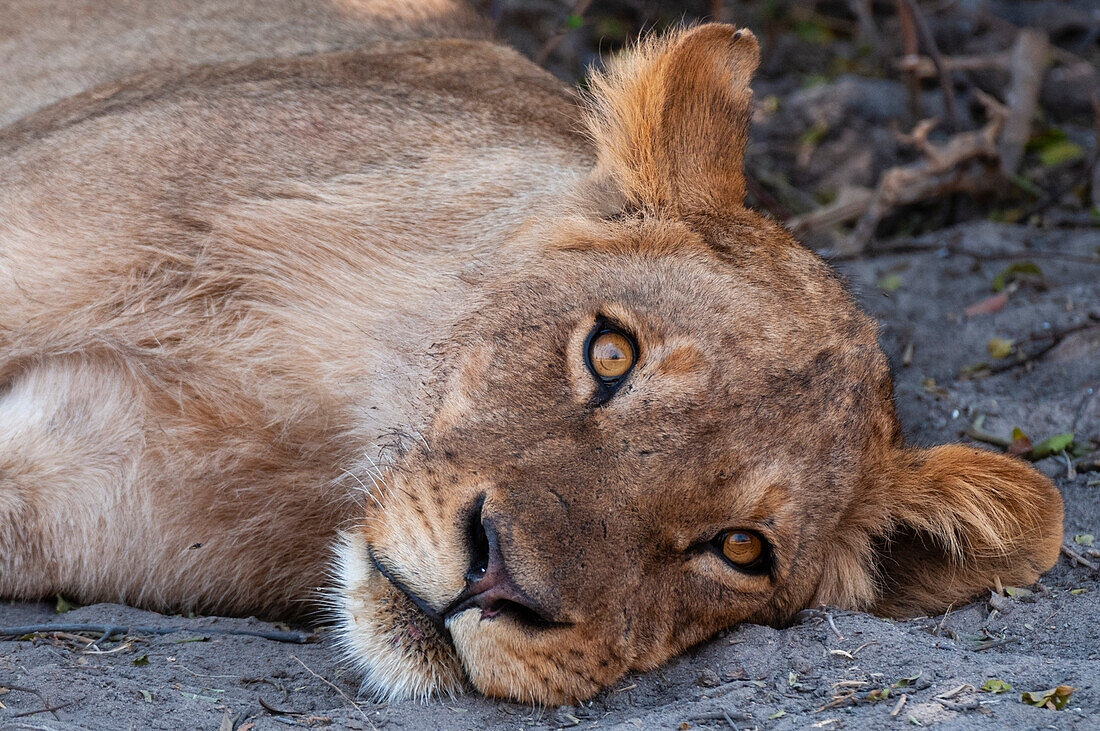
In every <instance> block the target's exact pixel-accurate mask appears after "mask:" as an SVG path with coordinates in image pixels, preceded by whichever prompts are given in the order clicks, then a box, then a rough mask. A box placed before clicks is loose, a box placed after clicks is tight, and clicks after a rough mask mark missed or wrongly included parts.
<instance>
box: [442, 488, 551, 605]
mask: <svg viewBox="0 0 1100 731" xmlns="http://www.w3.org/2000/svg"><path fill="white" fill-rule="evenodd" d="M483 506H484V498H481V499H479V500H478V502H477V503H476V504H475V505H474V508H473V510H472V514H471V517H470V523H469V527H468V529H467V533H468V539H469V546H470V568H469V570H468V571H467V572H466V588H465V589H464V590H463V591H462V593H461V594H459V595H458V597H457V598H455V600H454V601H453V602H451V603H450V605H448V606H447V607H446V608H445V609H444V610H443V612H442V614H443V616H444V617H451V616H453V615H455V614H458V613H459V612H464V611H466V610H467V609H472V608H475V607H476V608H478V609H480V610H481V617H482V619H490V618H492V617H495V616H497V615H498V614H500V613H501V612H503V611H511V612H512V613H513V614H515V615H516V616H517V618H519V619H521V620H524V621H528V622H533V623H552V621H551V619H550V617H549V616H548V615H547V614H546V612H544V611H543V610H542V609H541V608H540V607H539V606H538V605H537V604H536V603H535V602H534V601H533V600H532V599H531V598H530V597H529V596H528V595H527V594H526V592H524V591H523V589H521V588H520V587H519V586H517V585H516V583H515V581H514V580H513V579H512V577H511V575H510V574H509V573H508V567H507V566H506V565H505V562H504V555H503V554H502V553H501V550H500V540H499V537H498V535H497V531H496V529H495V528H494V526H493V521H492V520H491V519H490V518H488V517H486V516H484V515H483V511H482V508H483Z"/></svg>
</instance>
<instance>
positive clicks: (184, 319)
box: [0, 0, 591, 613]
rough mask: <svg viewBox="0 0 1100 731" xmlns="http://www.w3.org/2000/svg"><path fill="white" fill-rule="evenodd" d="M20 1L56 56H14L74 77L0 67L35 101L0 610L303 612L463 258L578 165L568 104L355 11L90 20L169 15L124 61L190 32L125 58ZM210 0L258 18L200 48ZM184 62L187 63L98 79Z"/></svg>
mask: <svg viewBox="0 0 1100 731" xmlns="http://www.w3.org/2000/svg"><path fill="white" fill-rule="evenodd" d="M35 4H36V3H31V6H32V7H31V8H29V9H28V5H27V4H26V3H12V5H11V7H9V8H6V9H4V10H3V11H2V12H0V17H2V18H4V21H3V22H6V23H11V24H12V25H13V27H17V28H39V30H37V31H36V32H35V34H31V33H28V34H27V35H38V34H41V33H45V32H46V30H42V29H41V28H40V26H39V23H38V21H39V20H41V21H42V23H43V24H44V25H46V27H47V30H48V28H49V26H50V24H51V23H57V24H58V25H59V26H60V27H64V29H65V30H66V31H67V32H69V33H71V36H70V38H68V39H64V38H59V37H57V36H51V37H50V39H49V42H48V43H46V42H44V41H43V40H41V39H39V38H37V37H32V38H30V39H23V38H21V37H20V36H18V35H16V36H15V41H16V42H17V43H21V44H23V46H24V47H25V48H27V49H41V50H42V52H43V53H44V54H47V55H49V56H50V57H51V58H54V57H56V58H59V59H60V60H58V61H56V62H53V63H50V64H48V67H61V66H64V67H66V68H70V67H73V68H77V69H84V68H90V69H95V70H96V72H95V73H94V74H90V75H88V76H87V77H84V78H86V82H87V83H88V84H89V85H91V84H96V85H95V86H94V87H92V90H90V91H87V90H85V89H83V88H81V86H80V83H79V82H78V81H73V82H71V83H65V84H63V85H61V86H54V85H50V84H46V83H41V84H39V85H38V87H37V88H36V89H35V88H34V86H33V85H34V83H35V82H38V81H40V79H39V78H38V77H34V76H33V75H32V74H30V73H29V72H28V71H25V69H32V68H35V67H36V62H37V61H38V60H39V59H36V58H33V57H23V56H19V55H17V54H11V56H10V58H11V63H12V64H14V69H9V68H7V67H0V76H2V77H3V78H5V79H10V78H15V79H16V80H17V81H21V82H24V83H25V84H26V86H20V84H18V83H17V84H15V85H13V86H8V85H6V84H5V85H4V88H5V90H6V89H13V90H14V91H16V92H28V93H29V92H30V91H31V90H33V91H34V92H35V95H34V96H29V95H24V96H22V97H20V98H18V99H16V100H15V101H14V104H15V108H16V110H17V111H19V110H22V111H24V112H25V116H24V117H23V118H22V119H21V120H18V121H14V122H13V123H11V124H10V125H9V126H8V127H7V129H5V130H3V131H0V282H2V285H0V383H4V382H5V381H9V379H10V382H9V383H8V384H7V386H6V387H3V390H2V391H0V394H2V397H0V595H5V596H11V595H16V596H36V595H43V594H46V593H49V592H52V591H55V590H57V589H58V588H60V587H64V588H65V589H66V590H67V591H71V592H73V593H74V594H75V595H77V596H80V597H81V598H82V599H84V600H87V601H93V600H107V599H114V600H126V601H129V602H133V603H141V604H145V605H149V606H154V607H160V608H166V607H191V608H194V609H203V610H208V611H213V610H217V611H257V610H260V611H265V612H267V613H285V612H288V611H293V610H296V609H297V610H306V609H308V605H307V604H304V603H303V602H304V601H305V600H307V599H309V598H310V597H311V596H312V595H313V592H314V590H315V589H316V588H317V587H318V586H319V585H320V584H322V583H323V580H324V576H323V567H325V566H326V565H327V564H328V563H329V561H330V559H331V552H330V550H329V548H328V545H329V544H330V543H331V542H332V540H333V537H334V532H335V530H336V528H337V527H338V526H339V525H341V524H342V523H343V522H344V521H345V520H346V518H347V517H348V516H349V514H350V513H349V511H350V509H351V508H352V507H353V505H354V503H350V502H349V501H350V498H351V497H355V498H356V499H357V500H365V499H367V498H366V496H365V495H361V494H352V495H349V489H348V488H349V486H352V487H356V488H358V485H357V484H356V483H355V482H354V481H353V480H349V479H347V478H344V477H343V471H344V470H346V469H347V468H348V467H350V465H351V464H352V462H353V461H354V460H355V459H358V458H361V457H362V455H364V454H366V455H369V456H371V457H372V458H376V459H378V458H379V454H380V453H381V458H382V459H385V458H386V457H387V456H388V455H387V454H386V453H385V448H386V447H387V446H390V447H393V446H396V444H395V443H396V442H407V441H408V440H410V439H416V438H417V436H416V435H417V434H418V433H419V430H420V429H422V428H423V421H424V414H425V404H423V403H422V397H421V395H420V394H421V386H422V384H423V383H424V382H425V381H427V380H428V379H429V378H430V376H431V366H432V364H431V362H430V360H429V359H427V358H426V357H425V355H426V353H425V350H426V349H425V348H424V347H423V345H424V344H429V343H434V342H442V341H443V340H444V339H445V337H446V334H447V332H448V329H449V326H450V323H451V322H453V321H454V319H455V318H457V317H460V316H462V314H463V313H464V312H465V311H467V310H468V308H469V307H471V306H474V304H475V303H473V302H471V301H470V300H469V294H470V289H471V286H470V285H471V283H472V280H471V279H469V278H476V266H475V265H476V263H477V262H479V261H482V260H484V259H485V258H486V257H492V256H496V253H495V252H496V248H497V247H499V246H500V244H501V243H502V241H503V240H504V239H505V237H506V236H507V235H508V234H509V232H510V231H511V229H512V228H514V227H515V226H516V225H517V224H518V223H519V222H520V221H522V219H523V218H524V217H525V216H527V215H529V214H530V213H532V212H534V211H537V210H539V209H540V208H542V207H543V206H540V200H542V199H545V198H547V197H548V195H549V194H550V193H552V192H553V191H554V189H555V188H556V187H560V186H561V185H562V184H563V179H564V181H565V182H566V183H567V182H571V180H570V176H573V175H580V174H583V172H584V169H585V167H586V166H587V165H590V164H591V160H590V159H586V157H585V152H584V148H583V145H582V143H581V140H580V139H579V136H578V135H577V134H576V132H575V130H576V129H577V127H578V124H577V121H576V117H575V115H574V113H573V109H572V107H571V106H570V105H569V103H568V102H567V100H566V97H565V94H564V92H563V90H562V89H561V88H560V87H559V86H558V85H557V84H555V83H554V82H553V81H552V80H551V79H550V78H549V77H548V76H546V75H545V74H543V73H542V72H540V71H539V70H537V69H535V68H534V67H532V66H530V65H529V64H527V63H525V62H524V61H523V60H522V59H521V58H520V57H519V56H518V55H516V54H515V53H514V52H511V51H509V50H507V49H505V48H502V47H500V46H495V45H490V44H487V43H482V42H478V41H472V40H471V41H465V40H456V41H450V42H444V43H433V44H430V45H429V44H421V43H418V42H416V41H407V42H402V41H398V42H382V41H379V40H378V39H377V34H376V33H375V32H374V30H373V26H372V25H371V24H370V23H369V22H368V21H369V20H370V18H369V17H368V18H363V17H360V18H358V19H356V20H354V21H353V20H351V19H348V18H346V17H343V18H341V19H340V25H335V24H334V23H333V22H328V21H331V20H332V17H327V18H325V17H322V18H321V19H320V20H321V21H325V22H317V23H314V22H313V21H314V17H313V13H312V12H310V11H312V10H315V9H317V8H318V7H323V4H320V5H318V4H314V3H303V2H277V3H266V2H258V3H245V4H237V3H221V2H218V1H216V0H215V1H213V2H192V3H183V4H181V3H175V2H172V3H167V2H166V3H144V2H134V3H122V4H117V5H118V8H117V9H116V12H114V13H110V14H106V13H104V15H108V17H111V16H114V17H115V18H116V20H117V19H122V18H124V19H128V20H132V17H133V16H132V14H133V13H136V12H139V11H140V10H141V9H142V8H146V6H149V7H151V8H159V9H161V10H165V9H168V8H171V7H173V6H180V5H185V6H187V7H182V8H181V7H176V12H174V13H172V14H171V15H169V14H168V13H167V12H166V13H165V15H166V16H167V17H165V18H156V17H153V18H150V19H149V22H150V25H151V26H152V29H153V30H152V31H150V32H148V33H144V32H140V33H139V32H137V31H135V32H133V33H131V34H129V35H123V36H122V37H121V39H120V40H119V43H121V44H126V43H127V42H128V41H129V40H130V38H132V37H134V36H137V37H140V38H142V39H145V38H154V37H155V38H163V37H167V36H172V35H173V34H179V32H180V27H179V26H180V24H179V20H178V19H179V18H180V17H195V16H196V15H201V13H200V12H199V11H206V12H207V14H210V15H214V16H215V18H214V19H213V20H212V21H211V22H210V23H209V24H206V25H200V26H199V27H198V28H196V29H195V32H194V33H195V35H196V36H198V40H195V39H190V40H188V39H181V38H178V37H176V38H175V42H174V43H173V44H172V45H171V46H170V47H169V48H167V49H165V50H166V57H164V58H162V57H160V56H158V55H157V54H156V53H155V52H154V50H155V49H149V48H147V47H144V46H137V47H135V48H136V51H135V53H136V54H137V56H138V60H137V61H136V62H134V61H132V58H131V57H132V56H133V55H134V54H128V53H125V52H124V51H126V50H127V49H126V48H122V49H119V48H115V47H114V46H115V44H114V43H113V42H112V40H113V39H112V38H111V36H109V35H108V36H107V37H103V36H101V35H97V33H96V31H97V29H100V26H101V23H102V22H103V20H102V19H101V18H100V17H99V16H96V15H94V14H85V15H82V14H79V13H77V14H74V15H68V16H67V15H66V12H64V11H65V8H63V7H62V6H59V5H58V4H57V3H41V5H42V6H43V7H41V8H38V9H35V8H34V7H33V6H34V5H35ZM377 4H378V5H380V6H383V7H385V8H390V9H391V10H392V9H393V7H394V6H395V5H399V4H395V3H388V2H383V3H377ZM441 4H442V3H441ZM62 5H64V6H66V7H67V6H68V4H67V3H65V4H62ZM349 5H353V4H351V3H349ZM89 6H90V7H93V8H103V7H106V6H107V4H104V3H91V4H89ZM307 6H309V7H307ZM229 7H233V8H235V10H234V12H235V13H237V14H245V15H247V13H244V10H242V8H244V9H247V10H250V11H252V13H251V18H250V19H255V18H256V17H258V16H260V14H261V13H269V12H270V13H275V14H276V16H275V17H276V18H277V19H278V22H277V23H274V22H273V23H268V24H259V25H255V26H253V25H251V24H249V23H245V22H244V21H242V26H240V27H237V26H231V27H230V30H231V31H235V32H236V34H237V35H236V36H234V35H232V34H231V33H224V34H223V35H222V36H219V37H218V38H217V40H219V41H220V42H221V43H222V45H220V46H218V45H216V44H214V43H213V41H212V40H211V39H210V37H209V36H212V35H213V33H212V32H211V31H212V30H219V29H221V30H224V29H225V25H224V24H223V23H224V19H223V18H219V17H216V16H218V15H219V14H225V13H226V12H228V11H226V10H224V9H225V8H229ZM460 7H461V6H460ZM51 9H52V11H53V13H52V14H51V12H49V11H50V10H51ZM146 10H147V11H148V8H146ZM294 10H297V11H298V12H297V13H293V12H292V11H294ZM279 13H281V15H279ZM150 14H152V13H150ZM336 15H337V14H336V13H332V16H336ZM361 15H363V14H362V13H361ZM74 17H75V18H76V19H77V23H76V24H75V27H74V24H72V23H70V24H67V25H66V24H64V23H62V22H61V21H64V20H72V19H73V18H74ZM273 25H274V26H277V29H278V31H277V33H276V34H275V39H274V41H273V40H272V37H271V30H272V26H273ZM391 25H397V27H398V29H397V30H394V29H393V28H387V30H388V32H391V33H392V34H393V35H395V36H398V37H401V36H404V35H408V33H407V32H405V31H403V30H402V29H401V27H400V26H399V25H398V24H393V23H391ZM440 25H441V26H442V27H443V28H444V29H448V28H454V27H456V26H457V25H458V24H457V23H454V22H449V21H448V20H447V18H444V19H443V20H442V21H441V23H440ZM58 32H60V31H58ZM469 35H475V31H474V30H473V29H471V30H469ZM225 36H229V37H228V38H227V37H225ZM364 39H373V40H374V43H373V45H372V46H368V47H367V48H366V49H364V50H361V51H340V50H337V51H333V52H327V53H322V54H320V55H304V56H300V57H293V56H296V55H298V54H301V53H302V52H303V51H313V50H318V48H317V47H318V46H320V49H319V50H321V51H328V49H329V48H333V47H334V48H338V49H339V48H346V47H353V46H355V45H357V44H359V43H361V42H363V41H364ZM65 40H69V41H71V42H73V43H75V42H76V41H80V42H81V44H82V45H83V46H86V48H85V49H84V50H85V52H86V54H87V55H80V56H65V55H64V54H62V53H61V51H60V49H64V48H66V45H65ZM143 43H144V41H143ZM264 44H271V45H264ZM194 47H198V48H200V49H204V50H205V52H204V53H202V54H201V56H202V57H201V59H200V60H201V61H202V62H203V64H202V65H200V66H198V67H197V68H185V69H181V68H167V69H165V70H161V71H154V72H152V73H150V74H148V75H141V76H138V77H136V78H135V77H126V78H124V79H122V80H120V79H118V78H114V76H115V75H117V74H120V73H125V72H131V71H134V70H136V69H140V68H141V67H142V66H148V67H151V68H156V67H164V66H166V63H165V61H173V62H175V63H173V64H171V65H172V66H178V62H179V60H180V59H179V53H180V52H184V51H186V50H187V49H190V48H194ZM266 51H271V52H272V54H273V55H277V53H284V54H286V55H288V56H292V57H291V58H288V59H287V60H273V61H258V62H257V61H253V60H252V59H254V58H257V57H262V56H264V55H265V52H266ZM71 59H75V60H71ZM116 60H117V61H119V63H117V66H112V63H113V62H115V61H116ZM223 60H228V63H220V62H221V61H223ZM121 61H126V63H121ZM62 75H63V76H66V77H67V78H72V77H73V76H74V75H75V74H62ZM59 89H60V90H62V91H63V92H65V93H73V95H72V96H70V97H69V98H66V99H63V100H60V101H57V102H56V103H54V104H53V105H52V106H50V104H49V103H51V102H55V99H56V98H57V93H58V90H59ZM74 92H84V93H74ZM517 92H518V93H517ZM304 100H308V103H307V102H306V101H304ZM4 101H10V100H6V99H5V100H4ZM43 106H44V108H41V109H37V110H36V111H31V110H33V109H35V107H43ZM532 109H533V110H535V112H534V113H531V112H530V111H529V110H532ZM7 113H9V109H0V115H2V114H7ZM571 115H572V116H571ZM521 116H522V118H523V124H522V125H519V124H516V120H517V119H519V118H520V117H521ZM533 130H537V131H538V133H539V134H538V140H537V144H536V141H535V140H533V139H532V138H531V137H530V135H531V134H532V131H533ZM288 140H290V141H291V142H290V144H288V142H287V141H288ZM552 140H556V141H557V144H555V145H549V144H547V143H548V142H549V141H552ZM457 188H461V192H459V193H458V194H456V192H455V191H456V189H457ZM475 208H476V209H477V211H478V214H477V216H476V217H475V216H471V215H470V211H471V210H474V209H475ZM211 242H216V243H215V244H213V245H212V244H211ZM464 271H467V272H468V277H467V281H464V278H463V272H464ZM349 483H350V485H349ZM196 544H202V545H201V547H195V548H192V546H196ZM47 557H48V559H47ZM44 567H45V568H46V569H47V570H45V571H44V570H42V569H43V568H44ZM275 567H277V568H275Z"/></svg>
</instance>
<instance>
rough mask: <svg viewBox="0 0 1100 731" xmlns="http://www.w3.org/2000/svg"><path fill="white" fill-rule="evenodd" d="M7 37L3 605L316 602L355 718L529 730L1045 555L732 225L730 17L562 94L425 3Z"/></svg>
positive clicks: (1040, 497) (959, 591)
mask: <svg viewBox="0 0 1100 731" xmlns="http://www.w3.org/2000/svg"><path fill="white" fill-rule="evenodd" d="M0 19H2V20H0V29H2V32H0V35H2V36H3V37H4V38H5V43H6V44H7V45H8V47H9V49H14V51H13V52H10V53H8V54H6V55H5V57H4V61H3V66H2V69H0V70H2V72H3V76H4V78H5V79H7V80H9V82H11V83H6V84H5V85H3V86H2V87H0V94H2V95H3V96H0V102H2V103H0V114H3V115H5V116H4V117H3V118H2V119H3V121H4V124H5V126H4V128H3V129H2V130H0V161H2V164H0V282H2V285H0V597H5V598H9V599H36V598H41V597H45V596H49V595H52V594H53V593H55V592H64V593H65V594H66V595H69V596H72V597H74V598H75V599H77V600H79V601H81V602H104V601H108V602H124V603H128V604H132V605H135V606H139V607H146V608H150V609H154V610H162V611H174V612H183V611H195V612H217V613H231V614H242V615H243V614H257V615H261V616H265V617H295V616H299V617H300V616H304V615H306V614H308V613H309V612H310V611H311V610H312V609H315V608H316V607H318V606H321V607H327V609H328V611H330V612H332V613H333V614H334V615H335V617H336V618H337V622H338V624H339V627H340V636H341V637H342V641H341V644H342V647H343V650H344V651H345V652H346V653H347V654H348V658H349V660H350V662H351V663H353V664H354V665H356V666H357V667H358V668H359V670H360V671H361V673H362V678H363V690H364V692H369V693H373V694H375V695H376V696H379V697H381V698H389V699H399V698H420V699H426V698H429V697H431V696H435V695H439V694H444V695H445V694H449V693H451V694H453V693H457V692H461V691H462V690H464V689H466V688H469V687H472V688H473V689H476V690H477V691H479V692H481V693H483V694H486V695H488V696H495V697H500V698H511V699H515V700H519V701H525V702H532V703H536V704H558V703H565V702H570V703H572V702H577V701H580V700H583V699H585V698H588V697H590V696H592V695H593V694H595V693H597V692H599V691H600V690H601V689H603V688H606V687H607V686H608V685H609V684H611V683H613V682H614V681H615V680H616V679H618V678H620V677H622V676H623V675H624V674H625V673H628V672H634V671H645V670H649V669H652V668H655V667H657V666H659V665H660V664H661V663H663V662H665V661H667V660H668V659H669V658H671V657H673V656H675V655H676V654H678V653H680V652H681V651H683V650H684V649H685V648H688V647H689V646H691V645H693V644H696V643H699V642H701V641H703V640H705V639H707V638H708V637H711V636H713V635H714V634H715V633H716V632H718V631H720V630H722V629H723V628H728V627H731V626H733V625H736V624H738V623H745V622H752V623H763V624H771V625H780V626H781V625H784V624H787V623H790V622H792V621H793V620H794V618H795V616H796V614H797V613H798V612H799V611H800V610H803V609H804V608H807V607H814V606H817V605H832V606H836V607H842V608H846V609H850V610H860V611H870V612H874V613H877V614H880V615H886V616H909V615H914V614H919V613H929V612H938V611H942V610H943V609H944V608H945V607H947V606H949V605H950V604H951V603H956V602H963V601H967V600H970V599H972V598H973V597H975V596H977V595H979V594H980V593H981V592H982V591H984V590H985V589H986V588H987V587H989V586H991V585H994V583H995V582H996V581H998V580H999V581H1000V582H1002V583H1003V584H1016V585H1026V584H1029V583H1031V582H1033V581H1035V580H1036V578H1037V577H1038V576H1039V574H1040V573H1041V572H1043V571H1044V570H1046V569H1048V568H1049V567H1051V566H1052V565H1053V563H1054V562H1055V560H1056V559H1057V556H1058V552H1059V547H1060V544H1061V537H1062V528H1061V521H1062V504H1061V498H1060V496H1059V493H1058V491H1057V490H1056V489H1055V488H1054V486H1053V485H1052V484H1051V482H1050V481H1049V480H1048V479H1047V478H1045V477H1044V476H1043V475H1041V474H1040V473H1038V472H1037V471H1035V470H1034V469H1033V468H1031V467H1030V466H1029V465H1027V464H1025V463H1024V462H1022V461H1020V460H1018V459H1014V458H1012V457H1009V456H1005V455H1002V454H995V453H992V452H988V451H983V450H979V449H974V448H971V447H967V446H962V445H944V446H935V447H930V448H918V447H913V446H907V445H906V444H905V443H904V441H903V438H902V432H901V430H900V427H899V424H898V419H897V417H896V414H895V409H894V405H893V386H892V380H891V373H890V369H889V366H888V363H887V359H886V357H885V355H884V353H883V351H882V349H881V347H880V346H879V343H878V331H877V326H876V324H875V322H874V321H873V320H872V319H871V318H869V317H868V316H867V315H865V314H863V313H862V312H861V311H860V310H859V309H857V307H856V306H855V304H854V303H853V300H852V298H851V296H850V295H849V294H848V293H847V292H846V290H845V287H844V284H843V283H842V281H841V280H840V279H839V277H838V276H837V275H836V274H835V273H834V272H833V271H832V270H831V269H830V267H829V266H827V265H826V263H825V262H824V261H823V260H822V259H821V258H819V257H818V256H817V255H816V254H814V253H813V252H811V251H810V250H808V249H806V248H804V247H802V246H801V245H799V244H798V243H797V242H795V241H794V240H793V239H792V237H791V236H790V235H789V234H788V233H787V232H786V231H785V230H784V229H783V228H782V227H781V226H780V225H778V224H777V223H776V222H774V221H772V220H770V219H769V218H767V217H765V216H763V215H761V214H759V213H756V212H754V211H752V210H750V209H749V208H747V207H746V205H745V177H744V173H743V154H744V147H745V139H746V127H747V125H748V122H749V118H750V112H751V106H752V93H751V90H750V86H749V82H750V77H751V75H752V73H753V71H754V69H755V67H756V65H757V62H758V56H759V52H758V47H757V42H756V40H755V38H754V37H753V35H752V33H751V32H749V31H748V30H745V29H736V28H734V27H731V26H729V25H723V24H706V25H699V26H695V27H690V28H679V29H676V30H674V31H671V32H669V33H667V34H665V35H663V36H660V37H652V38H650V39H648V40H646V41H643V42H641V43H640V44H639V45H638V46H637V47H635V48H633V49H632V50H630V51H628V52H626V53H624V54H622V55H620V56H618V57H617V58H615V59H614V60H613V61H612V62H611V63H610V64H609V66H608V68H607V70H605V71H601V72H598V73H595V74H594V76H593V78H592V80H591V83H590V84H589V87H588V90H587V92H586V94H585V95H584V96H583V98H580V97H578V96H577V95H576V94H574V93H573V92H571V91H570V89H568V88H566V86H565V85H563V84H562V83H560V82H559V81H557V80H555V79H554V78H553V77H552V76H550V75H549V74H548V73H546V72H544V71H543V70H542V69H540V68H538V67H537V66H536V65H534V64H533V63H531V62H529V61H528V60H526V59H525V58H523V57H521V56H520V55H519V54H518V53H516V52H515V51H513V50H511V49H509V48H507V47H505V46H504V45H501V44H499V43H497V42H495V41H494V40H493V39H492V37H491V36H492V34H491V31H490V30H489V29H488V28H487V26H486V22H485V21H484V20H482V19H481V18H480V17H479V16H478V15H477V14H476V13H474V12H473V11H472V10H471V9H469V8H467V7H465V6H464V5H462V4H460V3H459V2H458V1H457V0H430V1H429V0H425V1H424V2H412V0H406V1H404V2H388V1H385V2H384V1H383V0H332V1H331V2H322V1H321V0H317V1H316V2H305V1H304V0H249V1H248V2H241V3H220V2H218V1H217V0H185V1H181V0H155V1H152V2H149V1H145V0H141V1H139V0H117V1H116V2H113V3H99V2H66V3H60V4H57V3H52V2H49V1H48V0H30V1H29V2H28V1H27V0H20V1H19V2H15V1H14V0H6V1H5V2H4V3H3V12H0Z"/></svg>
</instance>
